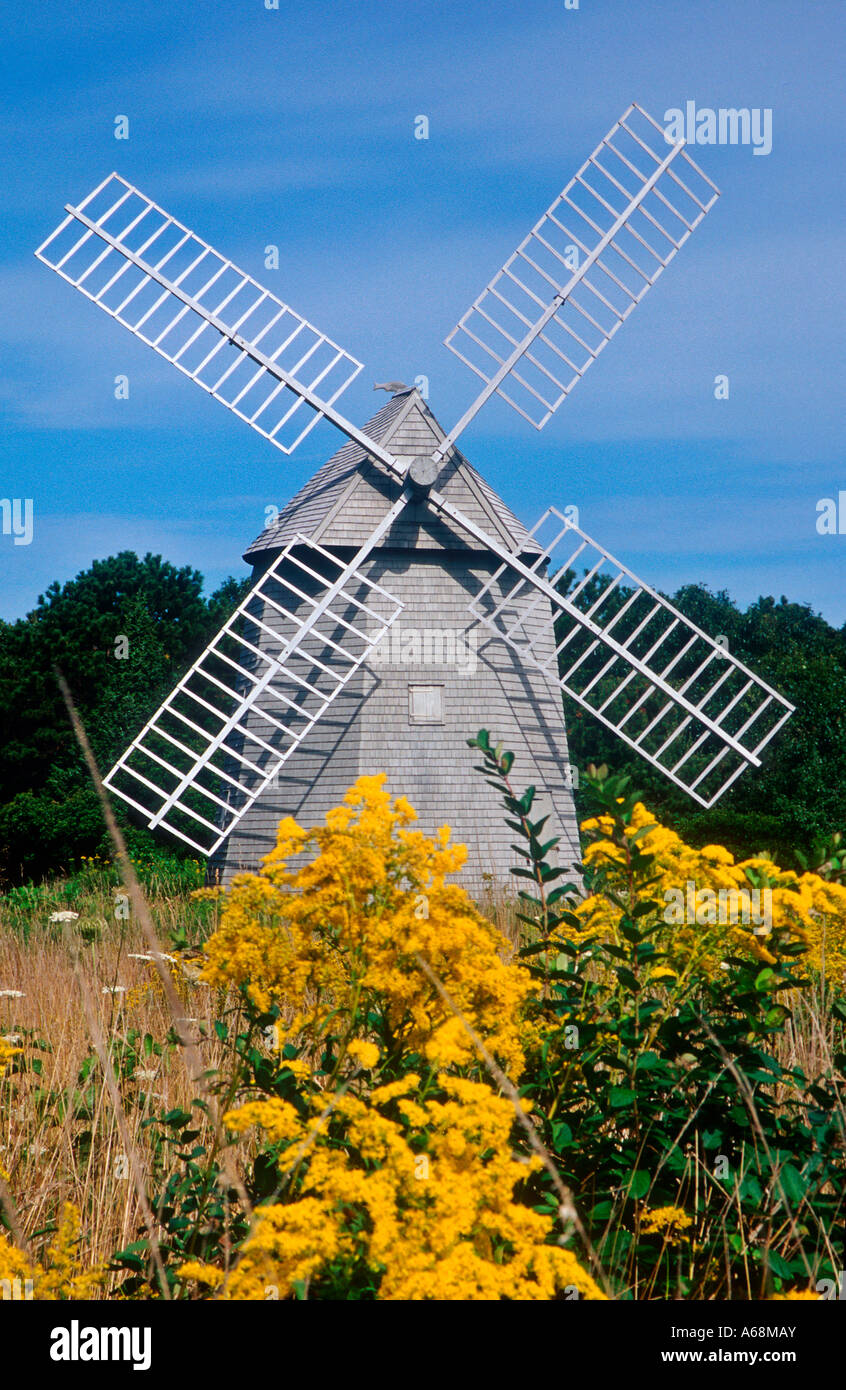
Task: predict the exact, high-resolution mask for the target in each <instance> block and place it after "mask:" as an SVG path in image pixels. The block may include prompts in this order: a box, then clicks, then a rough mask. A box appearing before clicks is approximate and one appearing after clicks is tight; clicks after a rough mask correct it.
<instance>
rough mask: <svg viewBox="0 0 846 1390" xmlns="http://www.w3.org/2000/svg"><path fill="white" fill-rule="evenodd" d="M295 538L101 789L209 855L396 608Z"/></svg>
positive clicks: (378, 590) (375, 587)
mask: <svg viewBox="0 0 846 1390" xmlns="http://www.w3.org/2000/svg"><path fill="white" fill-rule="evenodd" d="M407 500H408V497H407V494H405V493H404V494H403V497H402V498H401V499H400V500H399V501H398V502H397V503H396V504H395V505H394V507H392V508H391V511H390V512H389V513H388V516H387V518H386V520H385V522H383V523H381V524H380V527H379V528H378V534H376V533H374V536H373V537H371V538H370V541H369V542H368V544H367V546H366V547H364V548H363V549H362V550H361V551H359V553H358V554H357V555H356V556H355V557H354V558H353V560H352V561H350V563H349V564H346V565H345V564H344V563H343V562H342V561H340V560H338V559H337V558H336V557H335V556H334V555H332V554H331V552H330V551H328V550H325V549H324V548H323V547H322V546H320V545H317V544H315V542H313V541H309V540H306V538H305V537H303V536H297V537H296V538H295V539H294V540H293V541H291V542H290V543H289V545H288V546H287V547H286V548H285V550H283V551H282V552H281V553H280V555H279V556H278V557H277V559H276V560H275V561H274V563H273V564H272V565H271V566H270V568H269V569H268V570H267V572H266V573H265V574H264V575H263V576H262V578H261V579H260V580H259V582H258V583H257V584H256V585H255V586H254V587H253V588H252V589H251V590H250V592H249V594H248V595H247V597H246V598H245V599H244V601H243V602H242V603H241V604H240V606H239V607H238V609H237V610H236V611H235V613H233V615H232V617H231V618H230V619H229V620H228V622H226V623H224V625H223V627H222V628H221V630H220V632H219V633H218V634H217V636H216V637H215V638H214V640H213V641H212V642H211V643H210V644H209V646H208V647H207V648H206V650H205V651H204V652H203V654H202V656H201V657H200V658H199V659H198V660H197V661H195V663H194V665H193V666H192V667H191V669H190V670H189V671H188V672H187V674H186V675H185V676H183V678H182V680H181V681H180V682H179V684H178V685H177V686H176V688H175V689H174V690H173V692H172V694H170V695H169V696H168V698H167V699H166V700H165V702H164V704H163V705H162V706H161V708H160V709H159V710H157V711H156V713H155V714H154V716H153V718H152V719H151V720H150V721H149V723H148V724H146V725H145V727H144V728H143V729H142V730H141V732H140V734H139V735H138V737H137V738H136V739H135V740H134V742H133V743H132V744H131V745H130V747H129V748H128V749H127V751H126V753H124V755H123V757H122V758H121V759H120V760H119V762H117V763H116V764H115V766H114V767H113V768H112V769H111V771H110V772H109V773H108V775H107V777H106V778H105V779H104V780H105V784H106V786H107V787H109V788H110V790H111V791H113V792H114V793H115V794H116V795H117V796H119V797H120V798H121V799H122V800H123V801H125V802H126V803H127V805H129V806H131V807H133V809H134V810H136V811H139V812H140V813H141V814H142V815H143V816H144V818H145V820H146V821H147V824H148V825H149V826H150V827H155V826H163V827H164V828H165V829H166V830H168V831H170V833H171V834H172V835H175V836H177V838H178V839H180V840H183V841H184V842H185V844H187V845H190V846H191V848H192V849H194V850H197V851H198V852H199V853H200V854H202V855H211V854H213V853H214V851H215V850H216V849H217V848H218V847H219V846H220V845H221V844H222V843H223V841H224V840H225V839H226V837H227V835H229V833H230V831H232V830H233V828H234V827H235V826H236V825H237V823H238V821H239V820H240V819H241V817H242V816H243V815H244V814H245V812H246V811H248V810H249V808H250V806H252V804H253V802H254V801H255V800H256V798H257V797H259V796H260V795H261V793H262V792H263V791H264V790H265V788H266V787H267V786H268V784H269V783H270V782H271V781H272V780H273V778H274V777H275V776H276V773H277V772H278V771H279V769H280V768H281V767H282V766H283V765H284V763H285V762H286V761H287V760H288V758H290V756H291V754H292V753H293V752H294V751H295V750H296V749H297V748H298V747H299V746H300V744H301V743H302V741H303V739H304V738H306V736H307V735H308V734H309V733H311V731H312V729H313V728H314V727H315V725H316V724H317V722H318V720H320V719H321V718H322V717H323V715H324V714H325V713H326V711H327V709H328V708H329V706H330V705H331V704H332V702H333V700H335V699H336V697H337V696H338V695H339V694H340V693H341V691H342V690H344V689H345V687H346V686H347V685H348V684H349V681H350V679H351V678H352V677H353V676H354V675H355V673H356V672H357V671H358V670H359V669H360V667H361V665H362V662H364V661H365V660H366V658H367V656H368V655H369V653H370V652H371V651H372V649H373V647H374V646H375V645H376V643H377V642H379V641H380V640H381V638H382V637H383V636H384V634H385V632H386V631H387V630H388V628H389V627H390V626H391V624H392V623H393V622H394V620H395V619H396V618H397V616H398V615H399V613H400V612H401V611H402V609H403V607H404V605H403V604H402V603H401V602H400V601H399V600H398V599H396V598H394V597H393V595H391V594H389V593H388V591H387V590H386V589H384V588H382V587H381V585H379V584H377V583H375V582H374V581H373V580H370V579H368V578H365V576H364V575H363V574H362V572H361V564H362V560H363V559H364V557H365V555H366V554H367V553H368V552H369V550H370V549H372V546H373V545H374V544H375V543H376V540H377V539H378V535H380V534H381V533H382V531H383V530H384V529H386V527H387V526H388V525H389V524H390V523H391V522H392V521H393V520H394V519H395V517H396V516H397V515H398V513H399V511H400V510H401V507H402V506H404V505H405V502H406V501H407Z"/></svg>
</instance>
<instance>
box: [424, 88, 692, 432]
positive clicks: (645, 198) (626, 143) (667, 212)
mask: <svg viewBox="0 0 846 1390" xmlns="http://www.w3.org/2000/svg"><path fill="white" fill-rule="evenodd" d="M718 197H719V191H718V189H717V187H716V185H715V184H713V183H712V182H711V180H710V179H709V178H708V176H707V174H705V173H703V172H702V170H701V169H700V168H699V166H698V165H697V164H695V163H694V161H693V160H692V159H691V158H690V156H689V155H688V154H687V153H686V152H685V149H684V145H683V143H678V144H673V143H668V140H667V137H666V136H665V134H664V130H663V128H662V127H661V126H660V125H659V124H658V122H657V121H655V120H653V118H652V117H651V116H650V115H648V114H647V112H645V111H644V110H643V109H642V107H639V106H636V105H632V106H630V107H629V109H628V110H627V111H626V112H625V113H624V115H623V116H622V117H621V119H620V120H619V121H618V122H617V124H616V125H614V126H612V128H611V130H610V131H609V132H608V134H607V135H606V136H605V138H604V140H602V141H600V143H599V144H598V145H597V147H596V149H595V150H594V151H593V154H591V155H589V156H588V158H587V159H586V160H585V162H584V164H583V165H582V167H581V169H580V170H579V171H578V173H577V174H576V175H575V176H574V177H573V178H572V179H571V180H570V182H569V183H568V184H567V187H566V188H565V189H564V190H563V192H562V193H560V194H559V196H558V197H557V198H556V199H555V202H554V203H553V204H552V206H551V207H550V208H548V209H547V211H546V212H545V213H544V215H543V217H542V218H541V219H540V221H539V222H538V223H537V225H536V226H535V227H533V228H532V230H531V232H530V233H529V235H528V236H527V237H526V238H525V240H524V241H522V242H521V243H520V245H519V246H518V248H517V250H516V251H515V252H514V254H513V255H512V256H510V257H509V258H508V260H507V261H506V263H505V265H504V266H503V267H502V269H501V270H500V271H498V272H497V274H496V275H495V276H494V278H493V279H492V280H491V281H490V283H489V284H488V285H487V286H486V287H485V289H484V290H483V291H482V293H481V294H480V295H479V297H478V299H476V300H475V301H474V303H473V304H472V305H471V307H470V308H469V309H468V310H467V313H466V314H464V316H463V318H462V319H461V320H460V321H459V323H458V324H457V325H456V327H455V328H454V329H453V330H452V332H451V333H450V334H449V336H448V337H447V339H446V346H447V347H448V348H449V349H450V351H451V352H454V353H455V355H456V357H459V358H460V359H461V361H462V362H464V363H465V364H466V365H467V366H468V367H470V369H471V370H472V371H474V372H475V373H476V375H477V376H478V377H481V379H482V380H483V381H484V382H486V383H487V388H488V391H487V394H493V392H494V391H495V392H496V394H497V395H499V396H501V397H502V398H503V400H505V401H507V402H508V404H509V405H511V406H513V408H514V409H515V410H516V411H518V412H519V414H520V415H522V416H523V417H524V418H525V419H526V420H529V421H530V422H531V423H532V424H533V425H535V426H536V428H538V429H541V428H542V427H543V425H545V424H546V422H547V420H548V419H549V417H550V416H551V415H552V413H553V411H555V410H557V409H558V407H559V406H560V404H561V402H562V401H563V400H564V399H565V398H566V397H567V396H568V395H569V393H570V391H572V389H573V387H574V386H575V385H576V383H577V382H578V381H580V380H581V378H582V377H583V376H584V374H585V372H586V371H587V370H588V367H590V365H591V364H592V363H593V362H595V361H596V359H597V357H598V356H599V354H600V353H601V352H602V350H603V348H604V347H605V346H606V344H607V343H608V342H610V340H611V339H612V338H613V336H614V334H615V333H616V332H617V330H618V329H619V328H620V327H621V325H622V324H623V323H624V322H625V320H626V319H627V318H628V316H629V314H630V313H631V312H632V310H633V309H634V308H635V306H636V305H637V304H639V303H640V301H641V300H642V299H643V297H644V295H645V294H646V293H647V291H648V290H650V289H651V287H652V286H653V285H654V284H655V281H656V280H657V279H658V277H659V276H660V275H661V274H662V272H663V271H664V270H665V269H666V267H667V266H668V265H669V263H670V261H671V260H672V259H673V257H674V256H675V255H676V253H677V252H678V251H679V249H680V248H681V247H682V246H683V245H684V243H685V242H686V241H687V239H688V237H689V236H690V235H691V233H692V232H693V231H694V229H695V228H696V227H698V225H699V223H700V222H701V221H702V219H703V217H704V216H705V214H706V213H707V212H708V210H709V208H710V207H711V206H712V205H713V203H714V202H715V201H716V199H717V198H718ZM485 398H486V395H485V393H483V397H482V398H480V399H481V400H484V399H485ZM462 423H463V422H462Z"/></svg>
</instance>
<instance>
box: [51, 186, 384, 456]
mask: <svg viewBox="0 0 846 1390" xmlns="http://www.w3.org/2000/svg"><path fill="white" fill-rule="evenodd" d="M66 211H67V213H68V216H67V217H66V218H65V219H64V221H63V222H61V223H60V225H59V226H58V227H57V228H56V230H55V231H54V232H53V233H51V235H50V236H49V237H48V238H47V240H46V241H45V242H44V243H43V245H42V246H40V247H39V249H38V250H37V251H36V253H35V254H36V256H37V257H38V259H39V260H40V261H42V262H43V263H44V264H45V265H47V266H49V267H50V269H51V270H55V271H56V273H57V274H58V275H61V277H62V279H64V280H67V281H68V283H69V284H71V285H73V286H74V287H75V288H76V289H78V290H80V291H81V292H82V293H83V294H84V295H85V296H86V297H87V298H88V299H90V300H92V302H93V303H94V304H97V305H98V306H99V307H100V308H101V309H103V310H105V312H106V313H107V314H109V315H111V317H112V318H114V319H117V321H118V323H122V324H123V325H124V326H125V327H126V328H128V329H129V330H130V332H132V333H134V334H135V336H136V337H137V338H140V339H141V341H142V342H144V343H147V345H148V346H149V347H151V348H153V349H154V350H155V351H156V352H157V353H159V355H160V356H161V357H164V358H165V359H166V360H167V361H168V362H172V363H173V365H174V366H175V367H178V368H179V370H180V371H181V372H184V374H185V375H186V376H188V377H190V378H191V380H192V381H196V382H197V384H198V385H199V386H201V387H202V388H203V390H205V391H208V392H209V394H210V395H212V396H214V397H215V399H216V400H219V401H222V402H223V404H224V405H225V406H226V407H227V408H228V409H229V410H232V411H234V413H235V414H236V415H237V416H238V417H239V418H240V419H242V420H244V421H246V423H247V424H248V425H250V426H251V427H252V428H253V429H255V430H257V431H258V433H259V434H261V435H263V436H264V438H265V439H269V440H270V442H271V444H275V445H276V447H277V448H279V449H281V450H282V451H283V452H284V453H286V454H289V453H291V451H292V450H293V449H295V448H296V446H297V444H299V443H300V441H301V440H302V439H304V438H305V436H306V435H307V434H308V433H309V431H310V430H311V429H313V428H314V426H315V425H316V424H317V422H318V420H320V419H321V418H323V417H324V416H325V417H326V418H327V419H329V420H331V421H332V423H333V424H335V425H337V426H338V427H339V428H340V429H342V430H343V431H344V433H345V434H347V435H348V436H349V437H350V438H352V439H355V440H356V442H357V443H359V444H363V445H364V447H366V448H368V449H369V450H370V451H371V452H373V453H375V455H376V456H377V457H378V458H379V459H380V461H381V462H383V463H386V464H387V466H388V467H390V468H391V470H392V471H393V472H395V473H396V472H397V468H396V464H395V462H394V460H393V458H392V456H391V455H390V454H388V453H387V451H385V450H382V449H380V448H379V446H378V445H375V444H373V443H372V441H370V440H368V439H367V437H366V436H365V435H363V434H361V432H360V431H359V430H357V429H356V428H355V426H353V425H351V424H350V423H349V422H348V421H347V420H345V419H344V417H343V416H342V415H340V414H339V413H338V412H337V411H335V410H334V409H333V403H334V402H335V401H336V400H337V399H338V397H339V396H340V395H341V393H342V392H343V391H345V390H346V388H347V387H348V386H349V385H350V383H351V382H352V381H353V379H354V378H355V377H356V376H357V375H358V373H359V372H360V371H361V368H362V364H361V363H360V362H358V361H357V360H356V359H355V358H354V357H352V356H350V354H349V353H348V352H345V351H344V349H343V348H341V347H339V346H338V344H337V343H335V342H333V341H332V339H331V338H328V337H327V336H326V334H325V333H321V332H320V330H319V329H317V328H315V327H314V326H313V325H312V324H310V323H308V322H307V321H306V319H304V318H302V317H301V315H299V314H297V313H295V312H294V310H293V309H291V308H289V306H288V305H287V304H284V303H283V302H282V300H281V299H277V298H276V296H275V295H273V294H271V293H270V291H269V290H266V289H264V288H263V287H262V286H261V285H260V284H259V283H258V282H257V281H256V280H253V279H252V277H251V276H249V275H247V274H245V272H244V271H242V270H239V269H238V267H237V266H235V265H233V263H232V262H231V261H229V260H227V259H226V258H225V257H224V256H221V255H220V254H219V253H218V252H217V251H215V250H214V249H213V248H212V247H211V246H209V245H208V244H207V242H205V241H203V240H202V239H201V238H200V237H198V236H197V235H196V233H195V232H191V231H189V230H188V228H187V227H184V226H183V225H182V223H181V222H177V221H176V219H175V218H173V217H171V216H170V215H169V214H168V213H166V212H165V211H164V209H163V208H160V207H159V206H158V205H157V204H156V203H154V202H152V201H151V200H150V199H149V198H147V197H145V195H144V194H143V193H140V192H139V190H138V189H137V188H134V187H133V186H132V185H131V184H129V183H127V182H126V180H125V179H122V178H120V177H119V176H118V175H117V174H111V175H110V176H109V177H108V178H107V179H105V180H104V181H103V182H102V183H101V184H99V185H98V187H97V188H95V189H94V190H93V192H92V193H89V195H88V197H87V198H85V199H84V200H83V201H82V203H80V204H79V206H78V207H72V206H71V205H70V204H68V205H67V208H66Z"/></svg>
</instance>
